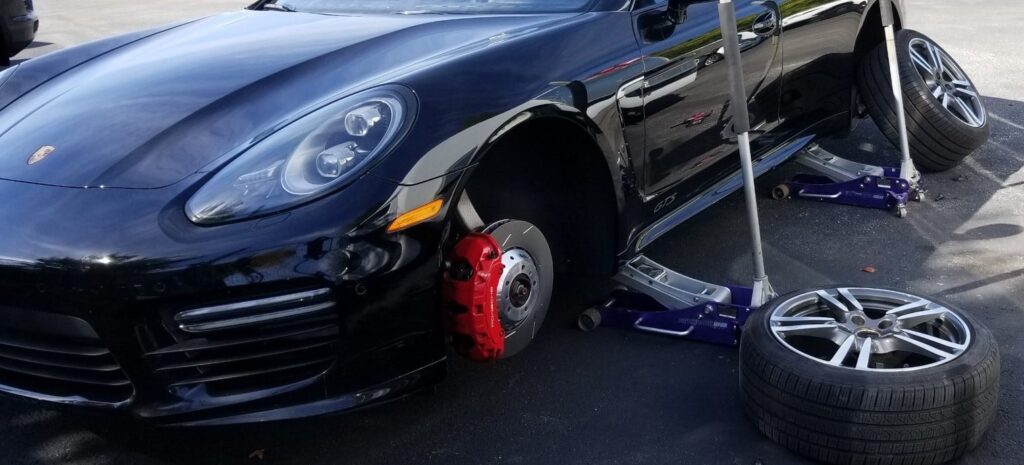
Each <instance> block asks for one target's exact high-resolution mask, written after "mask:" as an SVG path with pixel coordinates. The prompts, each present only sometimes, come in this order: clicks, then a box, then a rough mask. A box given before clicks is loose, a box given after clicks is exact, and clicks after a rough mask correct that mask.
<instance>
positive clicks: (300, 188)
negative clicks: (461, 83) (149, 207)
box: [185, 86, 416, 224]
mask: <svg viewBox="0 0 1024 465" xmlns="http://www.w3.org/2000/svg"><path fill="white" fill-rule="evenodd" d="M415 112H416V100H415V96H414V95H413V94H412V92H411V91H409V90H408V89H406V88H404V87H398V86H386V87H380V88H376V89H371V90H369V91H366V92H362V93H360V94H356V95H354V96H351V97H348V98H345V99H342V100H340V101H337V102H334V103H332V104H329V105H327V106H325V107H323V108H321V109H319V110H316V111H314V112H313V113H310V114H309V115H306V116H305V117H303V118H300V119H299V120H297V121H296V122H294V123H291V124H290V125H288V126H286V127H284V128H282V129H280V130H279V131H277V132H275V133H274V134H272V135H270V136H269V137H267V138H266V139H263V140H262V141H260V142H259V143H257V144H256V145H254V146H253V147H251V148H249V149H248V150H247V151H246V152H245V153H243V154H242V155H240V156H239V157H237V158H236V159H234V160H233V161H231V162H230V163H228V165H227V166H226V167H224V168H223V169H221V170H220V172H218V173H217V174H216V175H214V176H213V178H211V179H210V180H209V181H208V182H207V183H206V184H205V185H204V186H203V187H202V188H200V189H199V191H198V192H196V194H195V195H193V196H192V198H191V199H190V200H189V201H188V203H187V204H186V206H185V212H186V214H187V215H188V217H189V219H191V220H192V221H193V222H195V223H200V224H216V223H225V222H230V221H237V220H241V219H247V218H252V217H255V216H260V215H265V214H269V213H275V212H279V211H282V210H285V209H288V208H291V207H294V206H297V205H299V204H303V203H306V202H309V201H311V200H313V199H316V198H319V197H321V196H323V195H326V194H329V193H331V192H334V191H336V190H337V189H340V188H342V187H344V186H345V185H347V184H349V183H350V182H352V181H353V180H355V179H356V178H358V177H359V176H361V175H362V174H364V173H365V172H366V170H367V169H368V168H370V167H371V166H372V165H373V162H374V161H375V160H377V159H379V158H380V157H381V156H382V155H385V154H386V153H387V152H388V151H390V150H391V149H392V148H393V147H394V146H395V145H396V144H397V142H398V141H399V140H400V139H401V138H402V136H403V135H404V134H405V133H406V132H407V131H408V129H409V127H410V126H411V124H412V120H413V119H414V117H415Z"/></svg>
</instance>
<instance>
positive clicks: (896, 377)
mask: <svg viewBox="0 0 1024 465" xmlns="http://www.w3.org/2000/svg"><path fill="white" fill-rule="evenodd" d="M840 287H853V288H855V287H863V286H833V287H831V288H840ZM819 289H822V288H813V289H806V290H803V291H797V292H794V293H790V294H787V295H785V296H782V297H779V298H777V299H775V300H774V301H773V302H772V303H771V304H769V305H768V306H765V307H763V308H761V309H759V310H758V311H756V312H755V313H754V314H752V315H751V317H750V319H748V320H747V323H746V326H745V327H744V331H743V337H742V339H741V349H740V354H741V355H740V359H741V366H742V359H743V358H744V355H745V354H746V353H747V352H748V351H751V350H754V351H757V352H758V353H759V355H760V356H761V357H763V358H765V359H767V360H771V361H773V362H774V363H776V364H778V365H779V366H783V367H786V369H787V371H789V372H791V373H793V374H796V375H798V376H802V377H809V378H814V379H815V380H817V381H819V382H825V383H830V384H836V385H854V384H859V385H870V386H872V387H874V388H887V387H891V388H894V389H898V388H900V387H903V386H906V385H907V384H917V383H929V382H939V381H942V380H946V379H949V378H953V377H959V376H968V375H970V374H971V373H972V372H974V371H976V370H977V368H978V366H979V365H981V364H982V363H984V362H985V361H986V360H987V359H988V358H989V357H991V353H992V351H994V350H995V351H998V349H997V347H996V346H995V341H994V338H993V336H992V333H991V332H990V331H989V330H988V329H987V328H985V327H984V326H983V325H981V324H980V323H979V322H978V321H977V320H976V319H975V318H974V317H973V316H971V315H970V314H969V313H967V312H964V311H962V310H960V309H959V308H958V307H957V306H955V305H952V304H950V303H948V302H945V301H942V300H939V299H934V298H931V297H928V299H929V300H931V301H933V302H935V303H937V304H940V305H943V306H945V307H946V308H948V309H950V310H952V311H954V312H956V313H957V315H959V316H960V317H961V318H963V320H964V322H965V323H966V324H967V326H968V328H969V330H970V331H971V335H972V339H971V343H970V345H969V346H968V347H967V349H966V350H965V351H964V352H963V353H962V354H960V356H959V357H957V358H956V359H954V360H952V361H950V362H947V363H944V364H941V365H938V366H934V367H928V368H922V369H919V370H913V371H901V372H890V373H887V372H884V371H861V370H855V369H852V368H840V367H833V366H830V365H828V364H825V363H822V362H818V361H815V360H811V359H809V358H807V357H806V356H804V355H801V354H798V353H796V352H794V351H793V350H791V349H790V348H788V347H786V346H784V345H783V344H782V342H780V341H779V340H778V339H777V338H776V337H775V336H774V335H773V334H772V332H771V328H770V324H771V322H770V315H771V313H772V312H773V311H774V310H775V309H776V308H777V306H778V305H780V304H782V303H783V302H785V301H787V300H789V298H791V297H795V296H797V295H799V294H803V293H807V292H812V291H815V290H819ZM878 289H885V288H878ZM886 290H892V291H896V292H905V291H898V290H895V289H886ZM742 371H743V370H742V369H741V373H742ZM978 388H981V386H978Z"/></svg>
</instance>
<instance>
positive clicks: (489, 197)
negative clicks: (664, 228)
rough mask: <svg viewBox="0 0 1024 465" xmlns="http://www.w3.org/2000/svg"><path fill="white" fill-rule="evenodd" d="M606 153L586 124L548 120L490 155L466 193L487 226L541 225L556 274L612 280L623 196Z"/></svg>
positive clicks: (508, 138) (513, 135) (522, 129)
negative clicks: (506, 222) (618, 194)
mask: <svg viewBox="0 0 1024 465" xmlns="http://www.w3.org/2000/svg"><path fill="white" fill-rule="evenodd" d="M613 189H614V188H613V185H612V182H611V176H610V175H609V171H608V167H607V164H606V163H605V161H604V157H603V155H602V152H601V150H600V148H599V147H598V146H597V144H596V143H595V142H594V140H593V139H592V138H591V136H590V134H589V132H587V131H586V130H584V129H583V128H581V127H580V126H579V125H578V124H576V123H574V122H572V121H569V120H565V119H561V118H556V117H548V118H540V119H537V120H534V121H530V122H527V123H524V124H522V125H520V126H519V127H517V128H515V129H513V130H512V131H510V132H509V133H508V134H505V135H504V136H502V138H501V139H500V140H499V141H498V142H497V143H496V144H495V145H494V146H492V147H491V148H490V149H488V151H487V152H486V153H485V154H484V156H483V159H482V161H481V162H480V163H479V164H477V166H476V167H475V169H474V170H473V172H472V173H471V174H470V178H469V182H468V183H467V186H466V190H467V192H468V193H469V195H470V198H471V199H472V200H473V204H474V206H475V207H476V209H477V211H478V213H479V214H480V216H481V218H482V219H483V220H484V222H485V223H488V224H489V223H492V222H494V221H499V220H503V219H518V220H525V221H529V222H531V223H533V224H534V225H536V226H537V227H538V228H540V230H541V232H543V233H544V235H545V237H546V238H547V240H548V242H549V243H550V245H551V248H552V254H553V256H554V260H555V268H556V271H558V272H560V273H567V272H571V273H573V274H576V275H580V274H585V275H605V276H607V275H610V274H611V273H612V271H613V270H614V265H615V252H616V250H615V247H616V244H617V219H616V218H617V215H616V211H617V208H616V201H615V199H616V196H615V194H614V190H613Z"/></svg>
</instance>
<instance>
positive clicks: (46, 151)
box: [28, 145, 57, 165]
mask: <svg viewBox="0 0 1024 465" xmlns="http://www.w3.org/2000/svg"><path fill="white" fill-rule="evenodd" d="M54 150H57V148H56V147H53V146H50V145H44V146H42V147H39V150H36V153H33V154H32V156H31V157H28V164H30V165H34V164H36V163H39V162H41V161H43V159H44V158H46V157H48V156H50V154H51V153H53V151H54Z"/></svg>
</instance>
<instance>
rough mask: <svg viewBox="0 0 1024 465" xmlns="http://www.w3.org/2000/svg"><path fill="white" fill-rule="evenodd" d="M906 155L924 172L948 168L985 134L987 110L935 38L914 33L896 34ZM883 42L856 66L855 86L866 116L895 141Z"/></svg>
mask: <svg viewBox="0 0 1024 465" xmlns="http://www.w3.org/2000/svg"><path fill="white" fill-rule="evenodd" d="M896 51H897V55H898V57H899V63H900V79H901V80H902V84H903V99H904V106H905V109H906V114H907V133H908V134H907V135H908V137H909V140H910V154H911V156H912V157H913V159H914V162H915V163H916V164H917V166H918V168H920V169H921V170H924V171H944V170H948V169H950V168H953V167H954V166H956V165H957V164H959V163H960V162H961V161H962V160H963V159H964V158H966V157H967V156H968V155H970V154H971V153H973V152H974V151H975V150H977V149H978V148H979V147H981V146H982V145H983V144H984V143H985V142H986V141H987V140H988V137H989V124H988V113H987V112H986V110H985V104H984V103H983V102H982V99H981V96H980V94H979V93H978V89H977V87H975V85H974V82H972V81H971V79H970V77H968V76H967V73H965V72H964V70H963V68H961V67H960V65H959V64H957V62H956V61H955V60H953V58H952V57H951V56H950V55H949V53H947V52H946V51H945V50H943V49H942V47H939V46H938V45H936V43H935V41H933V40H931V39H929V38H928V37H927V36H925V35H924V34H921V33H919V32H915V31H910V30H903V31H899V33H898V34H897V35H896ZM889 76H890V74H889V62H888V58H887V55H886V48H885V44H882V45H879V46H878V47H877V48H876V49H875V50H873V51H871V52H869V53H868V54H867V56H866V57H864V61H863V62H862V63H861V65H860V71H859V73H858V76H857V85H858V88H859V90H860V96H861V98H862V100H863V102H864V105H865V106H866V107H867V110H868V113H869V114H870V115H871V118H872V119H873V120H874V121H875V123H876V124H878V127H879V128H880V129H881V130H882V132H883V133H885V135H886V136H887V137H888V138H889V140H890V141H892V143H893V144H895V145H896V146H899V144H900V142H899V134H898V133H897V131H896V125H897V123H896V110H895V99H894V98H893V93H892V84H891V81H890V77H889Z"/></svg>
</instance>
